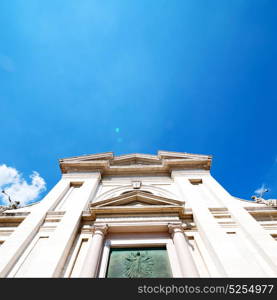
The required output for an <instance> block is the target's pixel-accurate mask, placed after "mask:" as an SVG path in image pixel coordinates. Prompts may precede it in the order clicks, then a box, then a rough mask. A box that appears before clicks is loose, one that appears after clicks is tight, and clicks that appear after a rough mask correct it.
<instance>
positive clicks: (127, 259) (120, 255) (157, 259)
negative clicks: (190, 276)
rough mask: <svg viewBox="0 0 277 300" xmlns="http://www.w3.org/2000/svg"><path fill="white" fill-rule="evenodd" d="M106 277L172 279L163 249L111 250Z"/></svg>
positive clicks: (164, 249)
mask: <svg viewBox="0 0 277 300" xmlns="http://www.w3.org/2000/svg"><path fill="white" fill-rule="evenodd" d="M106 277H109V278H169V277H172V272H171V268H170V263H169V260H168V255H167V250H166V248H165V247H152V248H149V247H147V248H146V247H145V248H142V247H139V248H111V250H110V256H109V263H108V269H107V274H106Z"/></svg>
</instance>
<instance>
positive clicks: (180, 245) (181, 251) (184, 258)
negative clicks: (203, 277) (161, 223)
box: [168, 224, 199, 277]
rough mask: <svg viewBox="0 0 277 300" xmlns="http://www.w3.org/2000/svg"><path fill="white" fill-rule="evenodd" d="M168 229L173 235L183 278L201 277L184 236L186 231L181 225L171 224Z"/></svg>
mask: <svg viewBox="0 0 277 300" xmlns="http://www.w3.org/2000/svg"><path fill="white" fill-rule="evenodd" d="M168 229H169V232H170V233H171V235H172V239H173V242H174V246H175V249H176V252H177V256H178V260H179V263H180V265H181V270H182V273H183V276H184V277H199V273H198V270H197V268H196V265H195V263H194V260H193V257H192V255H191V252H190V250H189V245H188V241H187V240H186V238H185V236H184V231H183V228H182V226H181V224H169V225H168Z"/></svg>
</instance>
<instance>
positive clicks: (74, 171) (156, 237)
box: [0, 151, 277, 278]
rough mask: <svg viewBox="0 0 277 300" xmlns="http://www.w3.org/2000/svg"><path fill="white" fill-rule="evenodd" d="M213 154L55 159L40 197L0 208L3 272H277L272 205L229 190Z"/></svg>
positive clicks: (251, 274)
mask: <svg viewBox="0 0 277 300" xmlns="http://www.w3.org/2000/svg"><path fill="white" fill-rule="evenodd" d="M211 162H212V157H211V156H208V155H198V154H189V153H183V152H168V151H159V152H158V153H157V155H147V154H129V155H120V156H115V155H114V154H113V153H112V152H108V153H100V154H92V155H85V156H78V157H72V158H65V159H60V161H59V163H60V169H61V172H62V176H61V179H60V180H59V182H58V183H57V184H56V185H55V186H54V187H53V188H52V190H51V191H50V192H49V193H48V194H47V195H46V196H45V197H44V198H43V199H42V200H41V201H40V202H39V203H36V204H33V205H29V206H25V207H21V208H20V207H19V208H16V209H9V210H5V211H3V212H2V213H1V214H0V244H1V245H0V277H2V278H6V277H8V278H14V277H32V278H33V277H62V278H73V277H90V278H99V277H100V278H114V277H119V278H137V277H143V278H148V277H152V278H153V277H276V276H277V241H276V239H277V209H276V205H274V203H273V204H272V203H271V204H272V205H270V204H269V203H267V202H266V201H248V200H243V199H239V198H236V197H234V196H232V195H230V194H229V193H228V192H227V191H226V190H225V189H224V188H223V187H222V186H221V185H220V184H219V183H218V182H217V181H216V180H215V179H214V178H213V176H212V175H211V173H210V168H211ZM238 180H239V178H238Z"/></svg>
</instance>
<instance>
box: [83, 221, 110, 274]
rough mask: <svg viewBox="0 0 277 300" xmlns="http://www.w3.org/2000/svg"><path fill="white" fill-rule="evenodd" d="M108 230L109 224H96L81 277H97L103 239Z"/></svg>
mask: <svg viewBox="0 0 277 300" xmlns="http://www.w3.org/2000/svg"><path fill="white" fill-rule="evenodd" d="M107 231H108V226H107V225H96V226H94V229H93V236H92V238H91V241H90V243H89V246H88V251H87V255H86V257H85V260H84V265H83V267H82V270H81V274H80V277H90V278H95V277H96V272H97V267H98V264H99V259H100V256H101V253H102V248H103V241H104V237H105V235H106V233H107Z"/></svg>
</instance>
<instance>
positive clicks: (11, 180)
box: [0, 164, 46, 206]
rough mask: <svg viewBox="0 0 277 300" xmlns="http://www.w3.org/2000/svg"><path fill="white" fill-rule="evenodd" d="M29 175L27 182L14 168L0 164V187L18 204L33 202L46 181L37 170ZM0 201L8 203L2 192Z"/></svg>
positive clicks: (44, 186)
mask: <svg viewBox="0 0 277 300" xmlns="http://www.w3.org/2000/svg"><path fill="white" fill-rule="evenodd" d="M29 177H30V180H31V183H28V182H27V181H26V180H25V179H24V178H23V176H22V174H20V173H19V172H18V170H16V169H15V168H12V167H8V166H6V165H5V164H3V165H0V189H1V190H5V192H6V193H7V194H8V195H9V196H10V198H11V199H12V200H13V201H19V202H20V206H24V205H26V204H28V203H30V202H33V201H34V200H36V199H37V198H38V196H39V195H40V193H41V192H43V191H45V189H46V183H45V181H44V179H43V178H42V177H40V175H39V173H38V172H35V171H33V173H32V174H31V175H30V176H29ZM1 200H2V201H1ZM0 201H1V202H2V203H4V204H5V205H6V204H9V201H8V199H7V196H6V195H4V194H3V193H1V194H0Z"/></svg>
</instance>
